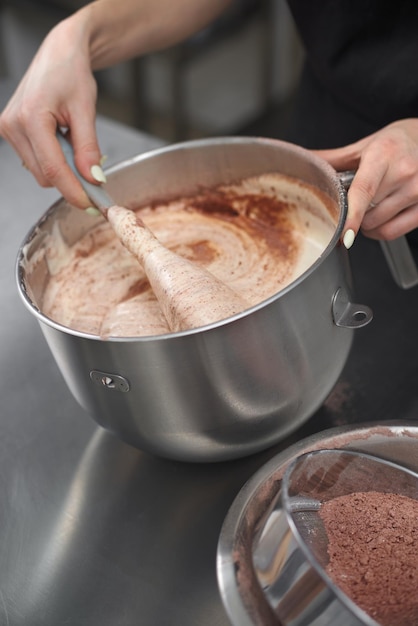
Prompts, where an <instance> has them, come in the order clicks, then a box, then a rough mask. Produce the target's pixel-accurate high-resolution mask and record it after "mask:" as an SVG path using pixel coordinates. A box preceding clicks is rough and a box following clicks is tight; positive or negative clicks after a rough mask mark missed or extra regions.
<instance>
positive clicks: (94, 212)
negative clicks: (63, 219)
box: [84, 206, 101, 217]
mask: <svg viewBox="0 0 418 626" xmlns="http://www.w3.org/2000/svg"><path fill="white" fill-rule="evenodd" d="M84 211H85V212H86V213H87V215H92V216H93V217H98V216H99V215H101V213H100V211H99V209H96V207H94V206H88V207H87V209H84Z"/></svg>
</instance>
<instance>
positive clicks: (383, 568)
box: [319, 491, 418, 626]
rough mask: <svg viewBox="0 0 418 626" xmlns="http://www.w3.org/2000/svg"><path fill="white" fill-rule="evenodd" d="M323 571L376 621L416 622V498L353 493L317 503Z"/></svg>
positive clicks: (407, 625) (386, 625)
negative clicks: (324, 541)
mask: <svg viewBox="0 0 418 626" xmlns="http://www.w3.org/2000/svg"><path fill="white" fill-rule="evenodd" d="M319 515H320V517H321V519H322V521H323V524H324V527H325V531H326V533H327V536H328V556H329V563H328V566H327V568H326V571H327V574H328V575H329V577H330V578H331V579H332V580H333V582H334V583H335V584H336V585H337V586H338V587H339V588H340V589H341V590H342V591H343V592H344V593H345V594H346V595H347V596H348V597H349V598H351V600H353V601H354V602H355V603H356V604H357V605H358V606H359V607H360V608H361V609H363V610H364V611H365V612H366V613H368V614H369V615H370V617H372V618H373V619H374V620H376V621H377V622H379V623H380V624H382V626H394V625H396V626H415V625H418V501H417V500H414V499H413V498H410V497H407V496H403V495H398V494H395V493H382V492H379V491H369V492H354V493H350V494H347V495H342V496H339V497H336V498H333V499H331V500H329V501H327V502H325V503H323V504H322V506H321V509H320V512H319Z"/></svg>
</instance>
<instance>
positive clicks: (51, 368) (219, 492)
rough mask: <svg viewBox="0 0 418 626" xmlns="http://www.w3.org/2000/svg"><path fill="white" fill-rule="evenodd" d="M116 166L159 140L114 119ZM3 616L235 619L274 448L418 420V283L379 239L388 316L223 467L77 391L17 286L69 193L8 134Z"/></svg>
mask: <svg viewBox="0 0 418 626" xmlns="http://www.w3.org/2000/svg"><path fill="white" fill-rule="evenodd" d="M98 129H99V136H100V138H101V143H102V149H103V152H104V153H105V154H107V155H108V156H109V160H108V162H109V164H111V163H113V162H116V161H118V160H122V159H125V158H128V157H130V156H132V155H134V154H138V153H140V152H143V151H144V150H147V149H150V148H153V147H155V146H157V145H158V142H157V141H156V140H154V139H153V138H150V137H146V136H144V135H142V134H140V133H138V132H136V131H134V130H131V129H127V128H126V127H123V126H121V125H119V124H116V123H113V122H109V121H108V120H104V119H101V120H99V123H98ZM0 183H1V193H2V202H3V206H2V208H1V211H0V224H1V228H0V255H1V263H0V294H1V314H2V321H3V324H2V326H1V330H0V333H1V337H0V360H1V369H0V374H1V376H0V398H1V412H0V507H1V508H0V511H1V515H0V519H1V523H0V625H1V626H3V625H4V626H23V625H24V626H41V625H42V626H64V625H65V626H71V625H74V626H99V625H100V626H107V625H112V626H114V625H115V624H117V625H118V626H133V625H137V624H141V626H142V625H143V626H165V625H167V626H189V625H190V626H206V625H208V626H209V625H210V626H228V624H229V621H228V618H227V616H226V613H225V610H224V608H223V606H222V602H221V599H220V595H219V592H218V588H217V581H216V569H215V558H216V546H217V541H218V537H219V533H220V529H221V525H222V522H223V520H224V518H225V516H226V513H227V511H228V509H229V507H230V505H231V503H232V501H233V500H234V497H235V496H236V494H237V493H238V491H239V490H240V488H241V487H242V485H243V484H244V483H245V482H246V480H247V479H248V478H249V477H250V476H252V475H253V474H254V472H255V471H256V470H257V469H258V468H259V467H260V466H261V465H262V464H263V463H264V462H266V461H267V460H268V459H270V458H271V457H272V456H273V455H274V454H275V453H277V452H278V451H279V450H281V449H283V448H284V447H286V446H288V445H289V444H290V443H293V442H295V441H297V440H298V439H301V438H302V437H305V436H307V435H310V434H311V433H313V432H316V431H319V430H322V429H325V428H328V427H331V426H334V425H341V424H345V423H358V422H364V421H375V420H376V421H382V420H390V419H405V420H410V419H416V418H417V417H418V394H417V385H416V374H417V369H418V368H417V365H416V363H417V348H418V330H417V324H416V319H417V315H418V288H417V289H415V290H414V289H413V290H409V291H405V292H404V291H401V290H400V289H399V288H397V287H396V286H395V285H394V284H393V282H392V280H391V278H390V276H389V273H388V270H387V268H386V265H385V262H384V259H383V256H382V253H381V250H380V248H379V246H378V244H376V242H368V241H366V240H362V239H361V238H360V241H359V242H357V243H356V245H355V246H354V248H353V253H352V254H350V256H351V258H352V264H353V274H354V276H355V285H356V293H357V294H358V295H359V296H360V297H361V300H360V299H359V298H357V299H358V300H359V301H361V302H364V304H369V305H370V306H372V308H373V309H374V313H375V319H374V321H373V322H372V324H371V325H370V326H368V327H366V328H365V329H361V330H359V331H357V332H356V338H355V342H354V347H353V350H352V353H351V354H350V357H349V361H348V363H347V366H346V368H345V370H344V372H343V374H342V376H341V379H340V381H339V382H338V383H337V386H336V388H335V389H334V391H333V392H332V394H331V396H330V398H329V399H328V400H327V402H326V403H325V404H324V406H323V407H322V408H321V409H320V410H319V411H318V412H317V413H316V414H315V415H314V416H313V417H312V418H311V419H310V420H309V421H308V422H307V423H306V424H305V426H303V427H302V428H301V429H299V430H298V431H297V432H296V433H294V434H293V435H292V436H290V437H288V438H287V439H286V440H285V441H283V442H282V443H280V444H279V445H277V446H275V447H274V448H273V449H270V450H267V451H265V452H263V453H260V454H257V455H254V456H252V457H250V458H247V459H241V460H238V461H232V462H230V463H219V464H213V465H204V464H202V465H197V464H182V463H178V462H172V461H166V460H162V459H157V458H155V457H152V456H150V455H148V454H145V453H143V452H141V451H139V450H135V449H134V448H132V447H129V446H127V445H125V444H124V443H122V442H119V441H118V440H117V439H116V438H115V437H113V436H112V435H110V434H108V433H106V432H105V431H103V430H102V429H100V428H99V427H97V426H96V425H95V424H94V422H93V421H92V420H91V419H90V418H89V417H88V416H87V415H86V414H85V413H84V411H83V410H82V409H81V408H80V407H79V406H78V404H77V403H76V401H75V400H74V399H73V397H72V396H71V394H70V392H69V390H68V388H67V386H66V385H65V383H64V381H63V379H62V378H61V374H60V373H59V372H58V370H57V368H56V366H55V362H54V361H53V358H52V356H51V354H50V352H49V349H48V347H47V345H46V343H45V341H44V339H43V336H42V333H41V330H40V327H39V326H38V324H37V322H36V321H35V319H33V318H32V316H31V315H30V314H29V313H28V311H27V310H26V309H25V307H24V306H23V304H22V302H21V301H20V298H19V295H18V292H17V288H16V285H15V259H16V255H17V251H18V248H19V246H20V244H21V242H22V241H23V239H24V238H25V236H26V233H27V232H28V231H29V229H30V227H31V226H32V224H33V223H34V222H35V221H36V220H37V219H38V218H39V216H40V215H41V214H42V213H43V212H44V211H45V209H46V208H47V207H48V206H49V205H50V204H52V202H53V201H54V200H55V199H57V198H58V194H57V192H56V191H54V190H45V189H41V188H40V187H38V186H37V184H36V183H35V181H34V180H33V179H32V177H31V176H30V175H29V174H28V173H27V172H26V171H25V170H24V169H23V168H22V167H21V165H20V162H19V160H18V158H17V156H16V155H15V154H14V152H13V151H12V150H11V148H10V147H9V146H8V145H7V144H6V143H5V142H4V141H2V140H0Z"/></svg>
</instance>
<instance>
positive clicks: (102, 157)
mask: <svg viewBox="0 0 418 626" xmlns="http://www.w3.org/2000/svg"><path fill="white" fill-rule="evenodd" d="M107 158H108V157H107V154H104V155H103V156H101V157H100V165H101V166H102V167H103V165H104V164H105V163H106V161H107Z"/></svg>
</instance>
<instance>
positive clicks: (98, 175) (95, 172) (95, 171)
mask: <svg viewBox="0 0 418 626" xmlns="http://www.w3.org/2000/svg"><path fill="white" fill-rule="evenodd" d="M90 173H91V175H92V176H93V178H94V180H97V182H98V183H105V182H106V176H105V174H104V171H103V170H102V168H101V167H100V165H93V166H92V167H91V169H90Z"/></svg>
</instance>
